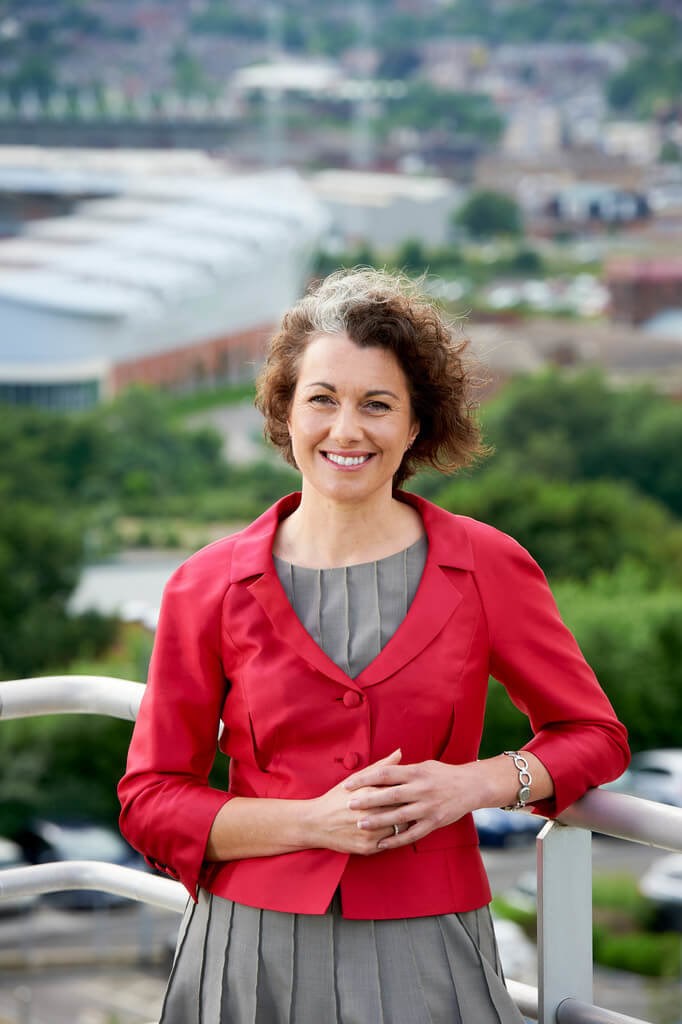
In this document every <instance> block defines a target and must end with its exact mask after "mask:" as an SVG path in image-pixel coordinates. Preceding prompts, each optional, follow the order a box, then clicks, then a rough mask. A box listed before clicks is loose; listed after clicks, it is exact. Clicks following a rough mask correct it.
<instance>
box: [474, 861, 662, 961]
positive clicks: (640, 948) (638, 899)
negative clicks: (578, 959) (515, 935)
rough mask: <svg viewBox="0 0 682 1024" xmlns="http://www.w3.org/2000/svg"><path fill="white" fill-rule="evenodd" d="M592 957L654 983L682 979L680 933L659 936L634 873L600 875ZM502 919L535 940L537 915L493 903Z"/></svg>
mask: <svg viewBox="0 0 682 1024" xmlns="http://www.w3.org/2000/svg"><path fill="white" fill-rule="evenodd" d="M592 905H593V920H594V925H593V936H592V938H593V955H594V960H595V963H598V964H601V965H602V966H603V967H612V968H615V969H618V970H621V971H631V972H633V973H636V974H642V975H644V976H646V977H654V978H676V977H679V976H680V974H682V937H681V936H680V935H679V933H678V932H656V931H653V930H651V929H652V927H653V921H654V913H653V909H652V907H651V904H650V903H649V902H648V901H647V900H646V899H645V898H644V897H643V896H642V895H641V893H640V892H639V889H638V887H637V880H636V879H635V878H634V877H633V876H632V875H629V874H624V873H614V874H604V875H595V876H594V879H593V885H592ZM492 909H493V912H494V913H495V914H497V915H498V916H499V917H505V918H508V919H509V920H510V921H515V922H516V923H517V924H519V925H520V926H521V927H522V928H523V930H524V931H525V932H526V934H527V935H528V936H529V937H530V938H531V939H533V941H535V940H536V937H537V918H536V914H535V911H534V910H523V909H521V908H519V907H516V906H514V905H513V904H511V903H509V902H508V901H507V900H505V899H504V897H501V896H496V897H495V898H494V899H493V903H492Z"/></svg>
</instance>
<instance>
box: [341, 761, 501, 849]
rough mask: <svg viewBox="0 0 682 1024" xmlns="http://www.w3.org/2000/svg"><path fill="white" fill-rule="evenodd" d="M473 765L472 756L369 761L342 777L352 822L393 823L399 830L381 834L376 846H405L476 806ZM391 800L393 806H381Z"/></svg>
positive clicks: (374, 825)
mask: <svg viewBox="0 0 682 1024" xmlns="http://www.w3.org/2000/svg"><path fill="white" fill-rule="evenodd" d="M477 767H478V765H477V763H476V762H473V763H469V764H463V765H453V764H444V763H443V762H442V761H421V762H420V763H419V764H407V765H404V764H396V765H385V766H376V767H375V766H370V767H369V768H367V769H365V770H364V771H359V772H357V773H356V774H355V775H354V776H353V778H352V779H348V781H347V782H345V783H344V787H345V788H346V789H348V790H349V791H351V796H350V799H349V802H348V806H349V808H350V809H351V810H353V811H357V812H358V828H367V829H378V828H392V827H394V826H395V825H397V826H398V828H399V830H400V831H399V834H397V835H394V836H390V837H389V838H388V839H382V840H381V842H380V843H378V846H379V848H380V849H382V850H383V849H386V850H391V849H394V848H396V847H399V846H407V845H408V844H409V843H413V842H415V841H416V840H418V839H423V838H424V836H427V835H428V834H429V832H433V830H434V829H437V828H442V827H443V826H444V825H450V824H452V822H453V821H457V820H458V819H459V818H461V817H463V815H465V814H468V813H469V811H472V810H473V809H474V808H475V807H480V806H482V804H481V802H480V797H481V794H479V793H477V789H478V787H477V782H478V781H479V780H480V777H479V779H477V774H478V773H477V772H476V768H477ZM368 787H369V789H368ZM358 789H363V790H364V792H363V793H362V795H360V794H358V795H357V796H353V795H352V791H354V790H358ZM477 797H478V799H477ZM393 805H395V810H387V809H386V808H387V807H392V806H393ZM378 808H381V810H378Z"/></svg>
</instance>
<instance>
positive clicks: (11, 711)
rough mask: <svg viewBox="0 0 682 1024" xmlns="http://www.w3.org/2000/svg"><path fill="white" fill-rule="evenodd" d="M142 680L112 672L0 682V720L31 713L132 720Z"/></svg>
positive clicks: (135, 714)
mask: <svg viewBox="0 0 682 1024" xmlns="http://www.w3.org/2000/svg"><path fill="white" fill-rule="evenodd" d="M144 689H145V688H144V684H143V683H136V682H133V680H132V679H118V678H116V677H115V676H68V675H66V676H36V677H32V678H29V679H8V680H6V681H4V682H0V720H2V719H9V718H28V717H30V716H32V715H64V714H83V715H110V716H111V717H112V718H124V719H127V720H128V721H131V722H134V721H135V719H136V718H137V713H138V711H139V708H140V701H141V700H142V695H143V693H144Z"/></svg>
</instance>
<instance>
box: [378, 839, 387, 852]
mask: <svg viewBox="0 0 682 1024" xmlns="http://www.w3.org/2000/svg"><path fill="white" fill-rule="evenodd" d="M385 849H386V843H385V842H384V841H383V839H380V840H379V842H378V843H377V850H385Z"/></svg>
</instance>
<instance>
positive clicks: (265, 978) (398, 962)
mask: <svg viewBox="0 0 682 1024" xmlns="http://www.w3.org/2000/svg"><path fill="white" fill-rule="evenodd" d="M522 1022H523V1017H522V1016H521V1014H520V1013H519V1011H518V1009H517V1008H516V1006H515V1004H514V1003H513V1002H512V1000H511V997H510V996H509V994H508V992H507V989H506V987H505V984H504V978H503V975H502V969H501V966H500V961H499V955H498V950H497V944H496V942H495V933H494V931H493V925H492V920H491V917H490V912H489V910H488V908H487V907H484V908H482V909H480V910H474V911H470V912H468V913H463V914H444V915H440V916H433V917H418V918H407V919H396V920H388V921H353V920H348V919H346V918H344V917H342V916H341V914H340V911H339V907H338V901H336V903H335V904H333V905H332V908H331V911H330V912H328V913H327V914H324V915H320V916H317V915H308V914H284V913H278V912H275V911H270V910H258V909H255V908H253V907H246V906H243V905H241V904H237V903H232V902H231V901H230V900H226V899H223V898H221V897H219V896H213V895H212V894H210V893H207V892H204V891H202V892H201V893H200V897H199V902H198V903H197V904H195V903H193V902H192V901H190V902H189V903H188V906H187V909H186V911H185V914H184V917H183V920H182V924H181V927H180V932H179V936H178V944H177V949H176V954H175V961H174V964H173V967H172V970H171V975H170V978H169V982H168V986H167V990H166V996H165V1000H164V1006H163V1010H162V1014H161V1022H160V1024H522Z"/></svg>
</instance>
